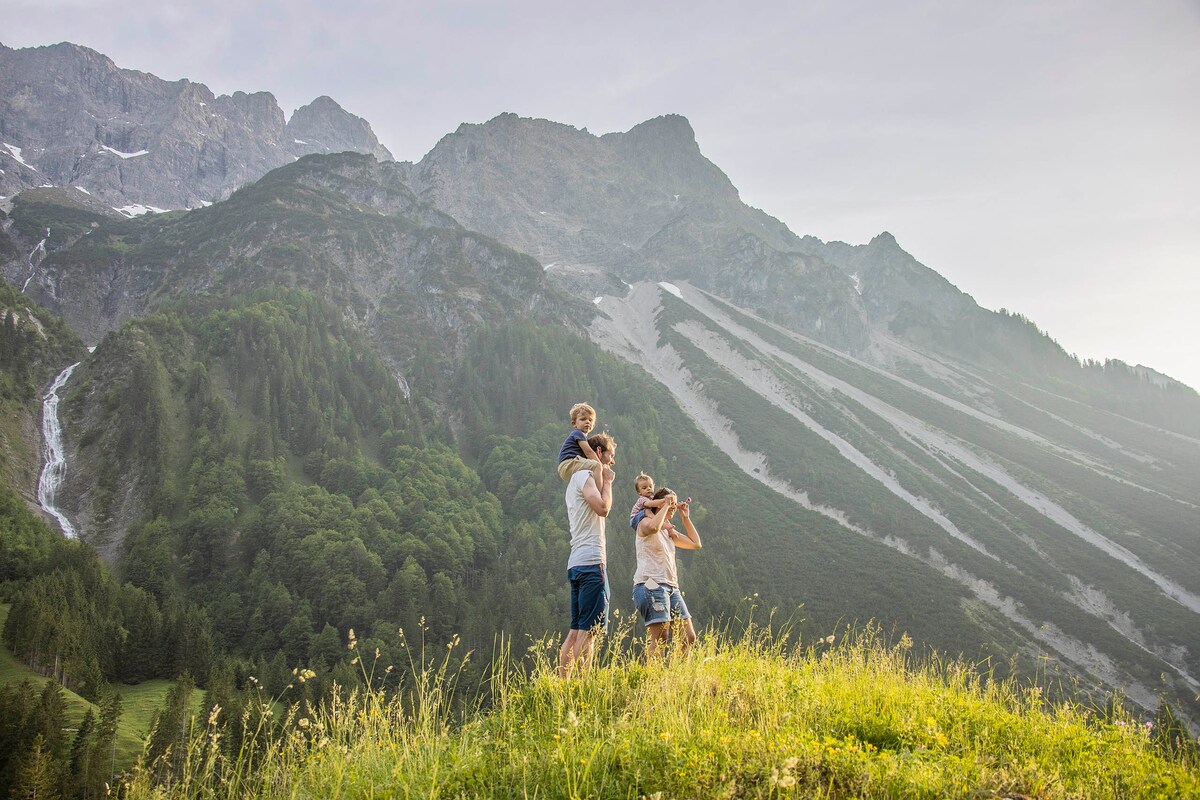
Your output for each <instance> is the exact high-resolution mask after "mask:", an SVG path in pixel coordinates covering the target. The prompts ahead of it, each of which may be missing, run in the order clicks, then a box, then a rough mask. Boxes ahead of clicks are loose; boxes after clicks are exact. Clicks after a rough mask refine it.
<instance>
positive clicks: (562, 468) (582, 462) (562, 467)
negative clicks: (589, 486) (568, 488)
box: [558, 456, 602, 481]
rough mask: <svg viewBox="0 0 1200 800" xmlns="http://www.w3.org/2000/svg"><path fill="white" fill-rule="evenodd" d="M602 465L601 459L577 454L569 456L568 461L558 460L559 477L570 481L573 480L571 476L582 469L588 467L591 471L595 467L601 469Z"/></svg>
mask: <svg viewBox="0 0 1200 800" xmlns="http://www.w3.org/2000/svg"><path fill="white" fill-rule="evenodd" d="M601 466H602V465H601V463H600V462H599V461H593V460H592V459H590V458H580V457H579V456H575V457H574V458H568V459H567V460H566V461H560V462H558V477H560V478H562V479H563V480H564V481H569V480H571V476H572V475H574V474H575V473H576V472H579V470H581V469H586V470H588V471H589V472H590V471H592V470H594V469H599V468H600V467H601Z"/></svg>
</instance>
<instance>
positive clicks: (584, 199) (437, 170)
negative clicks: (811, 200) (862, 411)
mask: <svg viewBox="0 0 1200 800" xmlns="http://www.w3.org/2000/svg"><path fill="white" fill-rule="evenodd" d="M408 176H409V182H410V184H411V185H412V186H413V189H414V191H416V192H417V194H418V196H420V197H421V198H422V199H424V200H426V201H428V202H429V203H430V204H432V205H435V206H437V207H438V208H443V209H445V210H446V211H448V212H449V213H450V214H451V215H453V216H454V217H455V218H456V219H458V220H459V221H460V222H462V223H463V224H464V225H466V226H467V227H470V228H474V229H476V230H479V231H481V232H483V233H486V234H488V235H489V236H492V237H495V238H496V239H499V240H500V241H502V242H505V243H506V244H508V245H510V246H512V247H514V248H516V249H518V250H523V251H525V252H527V253H530V254H532V255H533V256H534V257H535V258H537V259H538V260H539V261H541V263H542V264H543V266H545V267H546V268H547V270H548V271H550V272H551V273H552V274H556V275H557V276H559V278H560V279H562V280H563V281H564V282H565V283H566V284H567V285H568V286H571V287H573V291H577V292H581V291H589V290H592V289H596V290H600V289H601V288H603V289H605V290H609V289H608V287H611V286H612V285H613V284H614V283H616V285H618V286H619V281H614V280H613V279H612V276H615V277H616V278H618V279H620V280H621V281H626V282H629V283H634V282H636V281H638V280H643V279H646V278H652V279H655V280H687V281H690V282H692V283H694V284H695V285H697V286H701V287H703V288H705V289H709V290H711V291H715V292H718V293H720V294H722V295H724V296H727V297H730V298H731V299H733V300H734V301H735V302H738V303H741V304H743V305H746V306H748V307H750V308H753V309H755V310H757V311H759V312H760V313H762V314H763V315H764V316H765V317H767V318H769V319H772V320H774V321H777V322H780V323H782V324H785V325H787V326H788V327H791V328H793V329H795V330H798V331H802V332H804V333H807V334H810V335H812V336H814V337H816V338H819V339H821V340H822V341H825V342H827V343H829V344H832V345H834V346H837V347H841V348H846V349H849V350H859V349H861V348H863V347H864V346H865V345H866V343H867V341H868V339H869V328H868V322H867V316H866V312H865V309H864V308H863V305H862V302H861V299H860V297H859V295H858V293H857V292H856V291H855V289H854V285H853V282H852V281H851V280H850V277H849V276H848V275H847V274H845V273H844V272H843V271H841V270H839V269H837V268H836V267H834V266H832V265H831V264H829V263H828V262H827V261H825V260H824V259H822V258H821V257H820V256H819V255H816V254H812V253H806V252H803V251H802V250H801V248H800V243H801V240H800V239H799V237H797V236H796V235H795V234H793V233H792V232H791V231H790V230H788V228H787V226H785V225H784V224H783V223H781V222H780V221H779V220H777V219H774V218H773V217H771V216H769V215H767V214H765V213H763V212H761V211H759V210H758V209H754V208H751V207H749V206H747V205H745V204H744V203H742V201H741V199H740V197H739V196H738V191H737V189H736V188H735V187H734V186H733V184H732V183H731V182H730V181H729V178H728V177H727V176H726V175H725V174H724V173H723V172H722V171H721V170H720V169H719V168H718V167H717V166H716V165H715V164H713V163H712V162H711V161H709V160H708V159H707V158H705V157H704V155H703V154H702V153H701V152H700V147H699V145H698V144H697V142H696V137H695V133H694V132H693V130H692V126H691V125H690V124H689V123H688V121H687V120H686V119H685V118H683V117H681V116H678V115H668V116H663V117H658V118H656V119H652V120H648V121H647V122H643V123H641V124H640V125H637V126H635V127H634V128H632V129H631V130H629V131H627V132H625V133H611V134H607V135H604V136H599V137H597V136H594V135H592V134H590V133H588V132H587V131H586V130H578V129H576V128H572V127H570V126H568V125H561V124H559V123H555V122H549V121H546V120H536V119H523V118H520V117H517V116H516V115H513V114H502V115H500V116H498V117H496V118H495V119H493V120H491V121H489V122H487V123H484V124H482V125H462V126H460V127H459V128H458V130H457V131H455V132H454V133H452V134H450V135H449V136H446V137H445V138H443V139H442V140H441V141H440V142H439V143H438V144H437V146H436V147H434V149H433V150H432V151H430V152H429V154H428V155H426V156H425V158H423V159H422V160H421V161H420V163H418V164H415V165H410V166H409V168H408Z"/></svg>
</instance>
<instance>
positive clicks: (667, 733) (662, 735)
mask: <svg viewBox="0 0 1200 800" xmlns="http://www.w3.org/2000/svg"><path fill="white" fill-rule="evenodd" d="M658 738H660V739H662V740H663V741H664V742H665V741H667V740H668V739H670V738H671V732H670V731H663V732H662V733H660V734H659V735H658Z"/></svg>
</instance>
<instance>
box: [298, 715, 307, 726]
mask: <svg viewBox="0 0 1200 800" xmlns="http://www.w3.org/2000/svg"><path fill="white" fill-rule="evenodd" d="M296 724H297V725H299V726H300V727H301V728H307V727H308V717H301V718H300V719H298V720H296Z"/></svg>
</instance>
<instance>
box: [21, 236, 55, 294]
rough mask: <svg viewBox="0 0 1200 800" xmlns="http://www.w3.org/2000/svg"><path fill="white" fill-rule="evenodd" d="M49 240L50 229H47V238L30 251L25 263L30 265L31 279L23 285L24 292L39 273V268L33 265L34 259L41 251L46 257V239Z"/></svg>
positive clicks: (27, 279)
mask: <svg viewBox="0 0 1200 800" xmlns="http://www.w3.org/2000/svg"><path fill="white" fill-rule="evenodd" d="M49 238H50V229H49V228H46V236H45V238H44V239H42V240H41V241H40V242H38V244H37V247H35V248H33V249H32V250H30V251H29V255H28V256H27V257H26V258H25V261H26V262H27V263H28V264H29V277H28V278H26V279H25V283H23V284H21V291H22V292H23V291H25V290H26V289H27V288H28V287H29V282H30V281H31V280H33V276H34V275H35V274H36V273H37V267H35V266H34V264H33V257H34V256H36V255H37V254H38V251H39V250H40V251H41V253H42V255H43V256H45V255H46V239H49Z"/></svg>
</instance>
